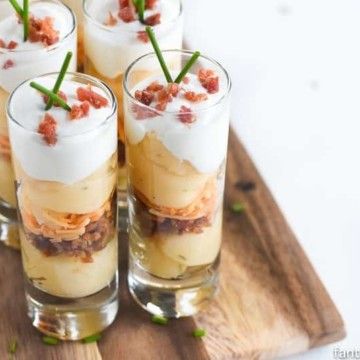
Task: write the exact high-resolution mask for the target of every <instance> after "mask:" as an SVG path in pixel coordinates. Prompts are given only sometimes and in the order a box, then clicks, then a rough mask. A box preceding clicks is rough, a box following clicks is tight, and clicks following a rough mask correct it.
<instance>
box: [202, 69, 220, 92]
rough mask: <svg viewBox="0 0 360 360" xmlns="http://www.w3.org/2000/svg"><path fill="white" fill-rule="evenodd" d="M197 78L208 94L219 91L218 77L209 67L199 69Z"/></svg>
mask: <svg viewBox="0 0 360 360" xmlns="http://www.w3.org/2000/svg"><path fill="white" fill-rule="evenodd" d="M198 78H199V81H200V83H201V85H202V86H203V88H205V89H206V90H207V92H208V93H209V94H215V93H217V92H218V91H219V77H218V76H215V72H214V71H213V70H211V69H200V70H199V72H198Z"/></svg>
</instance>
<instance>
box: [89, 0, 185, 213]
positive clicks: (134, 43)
mask: <svg viewBox="0 0 360 360" xmlns="http://www.w3.org/2000/svg"><path fill="white" fill-rule="evenodd" d="M159 1H164V0H159ZM166 1H168V2H172V3H174V4H176V5H177V7H175V8H176V11H177V14H176V16H175V19H174V20H171V21H169V22H166V21H164V22H162V23H161V24H159V25H156V26H154V27H153V29H154V31H155V34H156V37H157V39H158V42H159V45H160V47H161V48H162V49H178V48H181V47H182V37H183V14H182V5H181V1H180V0H166ZM109 3H113V4H118V0H84V2H83V7H84V14H85V20H84V46H85V67H84V69H85V73H87V74H90V75H93V76H95V77H97V78H99V79H101V80H102V81H104V82H106V83H107V84H109V86H110V87H111V89H112V90H113V91H114V93H115V94H116V96H117V99H118V104H119V114H118V116H119V159H118V161H119V182H118V189H119V193H120V196H119V199H120V202H119V205H120V207H123V206H125V207H126V204H127V201H126V166H125V133H124V112H123V106H122V104H123V88H122V82H123V77H124V76H123V75H124V73H125V71H126V69H127V67H128V66H129V65H130V64H131V63H132V62H133V61H135V60H136V59H137V58H138V57H140V56H142V55H144V54H147V53H149V52H151V51H153V48H152V46H151V44H150V42H146V43H144V42H143V41H141V40H140V39H139V38H138V31H135V30H127V29H128V28H127V27H125V26H123V27H120V26H119V27H118V26H113V27H111V26H106V25H104V24H103V23H101V22H99V21H98V20H97V19H98V16H99V12H101V11H100V10H101V7H103V6H106V5H107V4H109ZM130 29H131V28H130ZM143 30H144V28H143ZM148 70H149V69H148V68H147V67H144V68H143V69H142V72H141V73H140V71H139V73H138V76H139V77H142V78H146V77H147V74H148Z"/></svg>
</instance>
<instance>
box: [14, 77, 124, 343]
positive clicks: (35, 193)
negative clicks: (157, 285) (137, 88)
mask: <svg viewBox="0 0 360 360" xmlns="http://www.w3.org/2000/svg"><path fill="white" fill-rule="evenodd" d="M57 75H58V74H48V75H43V76H41V77H38V78H36V79H33V80H32V82H31V84H32V86H33V84H34V82H35V83H36V84H40V85H41V86H42V87H45V88H47V89H51V88H52V87H53V86H54V83H55V80H56V76H57ZM29 83H30V81H26V82H24V83H23V84H21V85H20V86H19V87H17V88H16V89H15V91H14V92H13V93H12V95H11V97H10V100H9V103H8V109H7V111H8V121H9V133H10V143H11V147H12V156H13V163H14V170H15V178H16V185H17V191H16V195H17V201H18V207H19V214H20V221H21V229H20V238H21V249H22V258H23V267H24V273H25V282H26V297H27V303H28V310H29V315H30V317H31V319H32V322H33V325H34V326H35V327H37V328H38V329H39V330H40V331H42V332H44V333H46V334H50V335H52V336H56V337H58V338H61V339H68V340H76V339H79V338H84V337H86V336H89V335H92V334H94V333H97V332H99V331H101V330H103V329H104V328H105V327H107V326H108V325H109V324H110V323H111V322H112V321H113V319H114V317H115V315H116V312H117V267H118V266H117V264H118V251H117V247H118V246H117V228H116V227H117V219H116V217H117V212H116V203H117V191H116V183H117V105H116V100H115V98H114V96H113V95H112V92H111V91H110V89H109V88H107V86H106V85H104V84H103V83H101V82H99V81H98V80H96V79H94V78H92V77H89V76H86V75H82V74H68V75H66V77H65V80H64V81H63V83H62V85H61V89H60V91H59V92H58V96H59V97H60V98H61V99H63V100H64V101H65V102H66V104H67V105H68V106H69V109H68V110H69V111H67V110H65V109H64V108H62V107H59V106H58V104H57V103H56V102H55V103H54V104H55V105H54V106H52V107H51V109H50V110H47V111H46V110H45V105H46V101H48V98H46V96H44V95H43V94H42V93H40V92H39V91H37V90H35V89H34V88H32V87H30V86H29Z"/></svg>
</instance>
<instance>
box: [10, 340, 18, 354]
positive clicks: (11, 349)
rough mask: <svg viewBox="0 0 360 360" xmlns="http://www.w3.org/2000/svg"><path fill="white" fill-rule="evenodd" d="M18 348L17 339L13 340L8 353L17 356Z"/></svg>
mask: <svg viewBox="0 0 360 360" xmlns="http://www.w3.org/2000/svg"><path fill="white" fill-rule="evenodd" d="M17 347H18V343H17V340H16V339H13V340H11V341H10V342H9V345H8V352H9V354H15V353H16V350H17Z"/></svg>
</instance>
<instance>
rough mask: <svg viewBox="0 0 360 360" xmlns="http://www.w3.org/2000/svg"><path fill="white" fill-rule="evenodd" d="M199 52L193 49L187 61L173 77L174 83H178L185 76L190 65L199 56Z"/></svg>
mask: <svg viewBox="0 0 360 360" xmlns="http://www.w3.org/2000/svg"><path fill="white" fill-rule="evenodd" d="M199 56H200V52H199V51H195V52H194V53H193V55H192V56H191V58H190V59H189V61H188V62H187V63H186V64H185V66H184V68H183V69H182V70H181V72H180V74H179V75H178V77H177V78H176V79H175V83H177V84H180V83H181V81H182V79H183V78H184V77H185V76H186V74H187V73H188V71H189V70H190V69H191V67H192V66H193V65H194V64H195V62H196V60H197V59H198V58H199Z"/></svg>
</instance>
